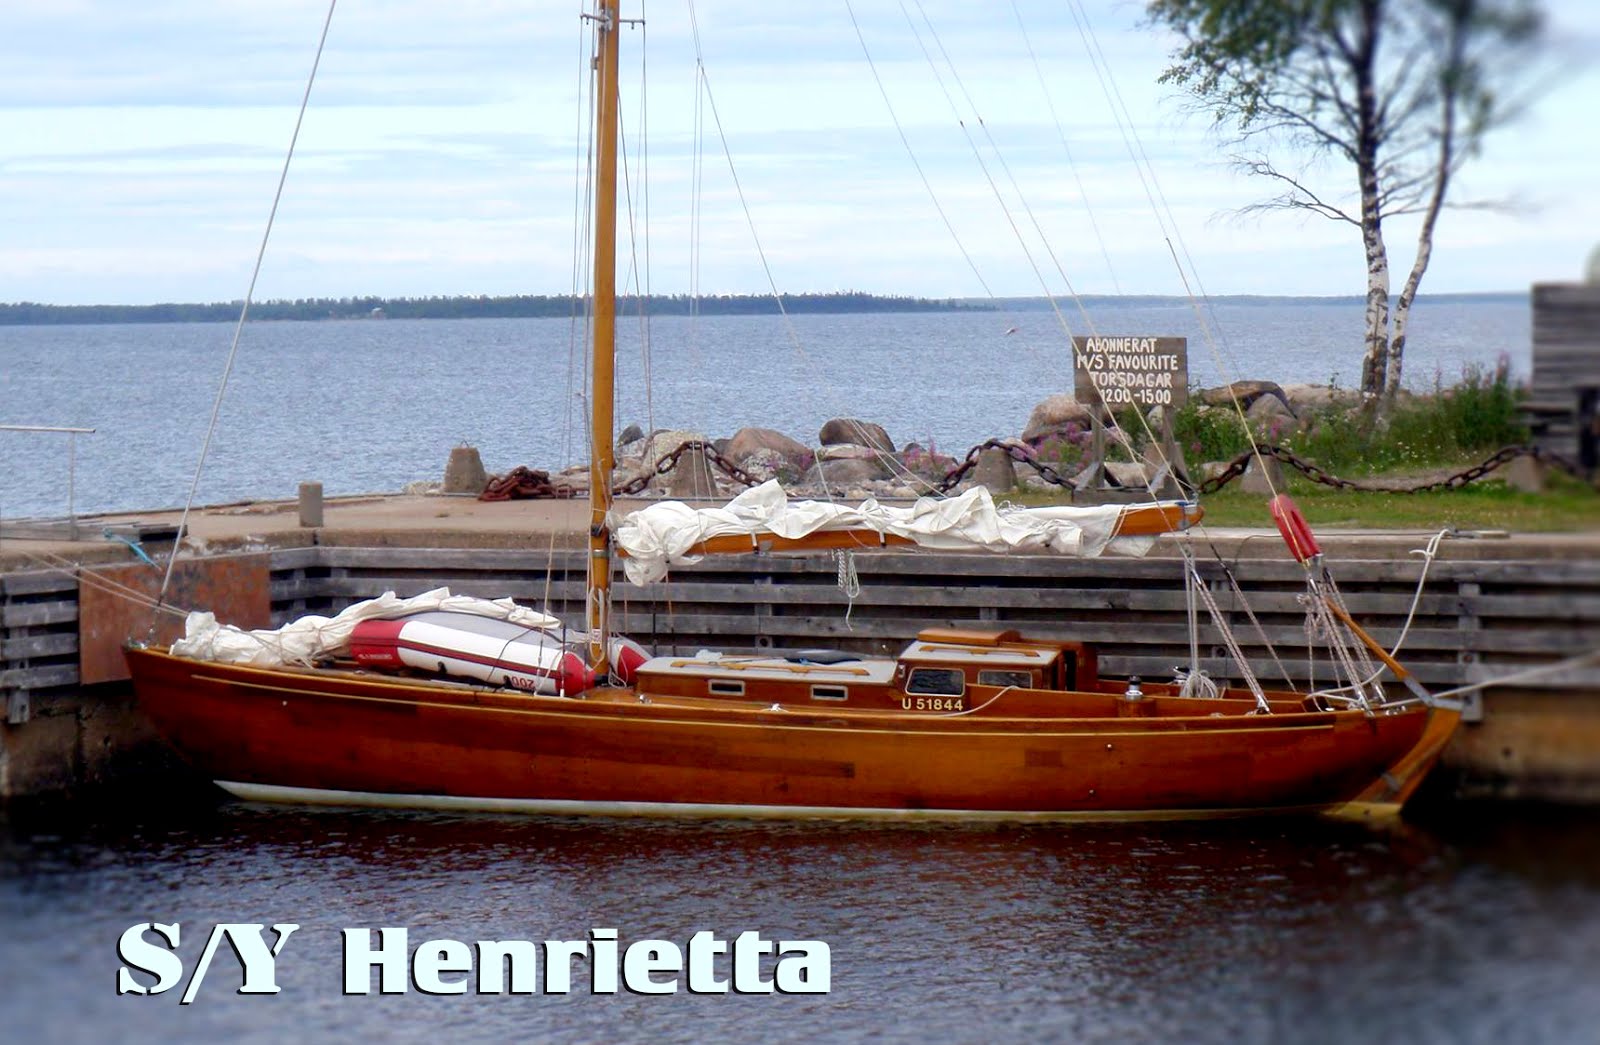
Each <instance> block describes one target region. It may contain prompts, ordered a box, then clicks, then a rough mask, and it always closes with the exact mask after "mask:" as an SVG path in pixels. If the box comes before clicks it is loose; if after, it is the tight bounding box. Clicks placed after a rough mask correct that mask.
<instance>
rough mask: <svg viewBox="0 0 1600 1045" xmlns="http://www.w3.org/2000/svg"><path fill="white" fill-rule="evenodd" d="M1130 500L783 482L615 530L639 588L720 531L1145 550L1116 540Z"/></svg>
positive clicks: (1036, 550) (660, 507)
mask: <svg viewBox="0 0 1600 1045" xmlns="http://www.w3.org/2000/svg"><path fill="white" fill-rule="evenodd" d="M1125 511H1127V507H1126V506H1124V505H1094V506H1081V507H1074V506H1068V505H1051V506H1046V507H1039V508H1020V507H1009V506H1008V507H1006V508H1003V509H1002V508H1000V507H999V506H997V505H996V504H995V503H994V499H993V498H992V497H990V495H989V491H988V490H986V489H984V488H983V487H974V488H973V489H970V490H968V491H966V492H965V493H963V494H961V495H960V496H957V497H949V498H940V499H934V498H922V499H919V500H917V501H916V502H915V503H913V504H910V505H907V506H903V507H902V506H897V505H887V504H880V503H878V501H876V500H874V499H872V498H868V499H867V500H865V501H863V502H861V504H860V505H859V506H856V507H849V506H847V505H842V504H833V503H830V502H827V501H790V500H789V498H788V496H787V495H786V494H785V493H784V490H783V487H782V486H781V485H779V483H778V481H777V480H775V479H774V480H769V481H768V482H765V483H762V484H761V485H760V486H755V487H751V488H750V489H748V490H746V491H744V492H743V493H741V494H740V495H739V496H738V497H735V498H734V499H733V500H732V501H730V502H728V504H727V506H726V507H723V508H693V507H690V506H689V505H687V504H684V503H682V502H681V501H663V502H661V503H660V504H654V505H650V506H649V507H647V508H643V509H640V510H639V511H636V512H633V513H631V514H630V515H628V516H626V517H624V518H623V519H622V521H621V522H619V523H618V524H617V525H616V527H615V534H616V543H617V546H618V548H619V549H620V550H621V551H622V554H623V556H624V558H623V569H624V570H625V571H626V573H627V575H628V579H629V580H630V581H632V582H633V583H635V584H649V583H651V582H652V581H658V580H660V579H662V578H663V577H665V576H666V574H667V568H668V567H669V566H672V565H677V564H681V563H691V562H696V561H698V560H699V558H700V556H699V555H698V554H696V553H695V550H696V549H697V546H699V545H701V544H702V543H703V542H705V541H708V540H711V539H713V538H718V537H748V538H750V541H751V548H752V549H753V548H754V547H755V546H756V544H757V542H758V541H759V540H760V539H761V538H763V537H779V538H784V539H788V540H796V539H800V538H804V537H807V536H810V535H812V534H819V533H834V532H840V531H850V530H854V531H861V532H863V533H873V534H878V535H879V536H881V537H884V538H899V539H902V540H908V541H910V542H912V543H913V544H917V545H920V546H922V547H924V548H934V549H940V550H944V551H990V552H1027V553H1030V554H1042V553H1048V554H1054V555H1072V556H1096V555H1099V554H1101V553H1102V552H1104V551H1106V550H1108V549H1110V550H1114V551H1117V552H1120V553H1124V554H1131V555H1143V554H1144V553H1145V552H1146V551H1148V550H1149V549H1150V546H1151V544H1152V543H1153V538H1151V537H1147V536H1118V537H1117V539H1116V540H1115V541H1113V540H1112V537H1113V536H1115V535H1116V534H1117V529H1118V523H1119V521H1120V520H1121V518H1122V515H1123V513H1124V512H1125Z"/></svg>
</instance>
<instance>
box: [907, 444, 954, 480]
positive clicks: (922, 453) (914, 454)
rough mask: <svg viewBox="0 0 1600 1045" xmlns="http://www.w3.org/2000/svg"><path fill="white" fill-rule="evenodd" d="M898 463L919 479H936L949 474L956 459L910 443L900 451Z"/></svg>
mask: <svg viewBox="0 0 1600 1045" xmlns="http://www.w3.org/2000/svg"><path fill="white" fill-rule="evenodd" d="M899 456H900V464H901V466H902V467H903V468H905V470H906V471H907V472H910V473H911V474H912V475H915V476H917V477H918V478H920V479H924V480H931V481H938V480H940V479H943V478H944V477H945V476H946V475H949V474H950V469H952V468H954V467H955V466H956V459H955V458H954V457H949V456H947V455H945V454H941V453H938V452H936V451H932V450H926V449H923V448H922V447H921V446H918V445H917V444H916V443H910V444H908V445H907V446H906V448H905V449H904V450H902V451H900V455H899Z"/></svg>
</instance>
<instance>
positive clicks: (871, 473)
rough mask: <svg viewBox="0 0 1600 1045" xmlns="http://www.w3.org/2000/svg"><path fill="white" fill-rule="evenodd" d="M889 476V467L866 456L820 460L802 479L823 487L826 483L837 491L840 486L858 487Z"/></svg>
mask: <svg viewBox="0 0 1600 1045" xmlns="http://www.w3.org/2000/svg"><path fill="white" fill-rule="evenodd" d="M887 478H889V469H888V468H887V467H885V466H884V464H883V463H882V462H881V461H878V460H875V459H868V458H864V457H853V458H842V459H837V460H832V461H828V460H819V461H818V462H817V463H816V464H814V465H812V466H811V468H810V470H808V471H807V472H806V474H805V475H803V476H801V478H800V481H801V482H802V483H803V484H805V485H808V486H812V487H815V488H817V489H821V488H822V486H823V485H824V483H826V485H827V486H828V488H830V489H832V490H835V491H837V490H838V489H839V488H840V487H847V488H848V487H857V486H860V485H861V484H863V483H869V482H874V481H876V480H879V479H887Z"/></svg>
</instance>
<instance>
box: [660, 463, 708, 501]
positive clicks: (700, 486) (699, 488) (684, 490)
mask: <svg viewBox="0 0 1600 1045" xmlns="http://www.w3.org/2000/svg"><path fill="white" fill-rule="evenodd" d="M664 480H665V481H664V483H663V488H664V490H665V492H666V494H667V496H668V497H677V498H680V499H687V498H717V497H720V496H721V492H720V491H719V490H718V489H717V474H716V471H715V470H714V469H713V468H712V465H711V459H710V458H708V457H707V456H706V455H705V454H704V453H695V452H690V453H686V454H684V455H683V456H682V457H680V458H678V464H677V467H675V468H673V469H672V471H670V472H668V473H667V474H666V476H664Z"/></svg>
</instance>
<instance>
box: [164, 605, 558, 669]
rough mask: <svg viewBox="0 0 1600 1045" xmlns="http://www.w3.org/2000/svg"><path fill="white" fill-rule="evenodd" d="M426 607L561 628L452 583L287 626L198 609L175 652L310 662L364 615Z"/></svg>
mask: <svg viewBox="0 0 1600 1045" xmlns="http://www.w3.org/2000/svg"><path fill="white" fill-rule="evenodd" d="M426 610H447V611H450V612H452V613H470V614H473V615H474V616H479V617H488V618H490V619H493V620H504V621H510V622H511V623H513V624H520V625H522V626H523V627H527V628H540V629H551V628H560V627H561V621H560V620H558V619H556V618H555V617H552V616H550V615H549V614H547V613H540V612H539V611H538V610H534V609H529V608H528V607H526V606H518V605H517V604H516V603H514V602H512V601H511V600H510V599H494V600H489V599H479V598H474V597H473V596H471V595H452V594H450V589H449V588H434V589H433V590H432V591H425V592H423V593H422V594H421V595H413V596H412V597H410V598H408V599H402V598H398V597H397V596H396V595H395V593H394V592H392V591H386V592H384V593H383V594H382V595H380V596H378V597H377V598H376V599H367V600H366V601H364V602H358V603H356V604H355V605H353V606H348V607H346V608H345V609H344V611H343V612H341V613H339V614H337V615H335V616H332V617H323V616H320V615H318V614H308V615H306V616H304V617H300V618H299V619H297V620H293V621H290V622H289V623H288V624H285V625H284V626H283V627H281V628H270V629H268V628H263V629H259V630H256V631H245V630H243V629H241V628H236V627H234V626H233V625H231V624H218V623H217V618H216V617H215V616H213V615H212V614H210V613H202V612H195V613H191V614H189V616H188V618H187V619H186V620H185V621H184V637H183V638H181V639H179V640H178V641H177V642H175V643H173V644H172V652H173V654H174V655H175V656H179V657H188V658H190V659H191V660H210V661H221V662H223V663H227V664H248V665H251V666H252V667H258V668H265V667H287V666H291V665H300V666H302V667H310V666H312V665H313V664H315V663H316V661H317V659H318V658H320V657H330V656H338V655H341V654H344V653H347V652H348V651H349V648H350V633H351V632H353V631H354V630H355V627H356V625H357V624H359V623H361V622H362V621H364V620H392V619H394V618H396V617H405V616H409V615H411V614H413V613H421V612H423V611H426Z"/></svg>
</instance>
